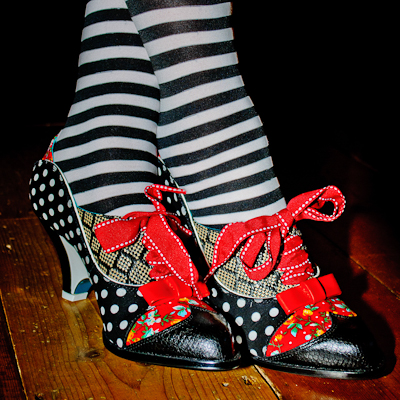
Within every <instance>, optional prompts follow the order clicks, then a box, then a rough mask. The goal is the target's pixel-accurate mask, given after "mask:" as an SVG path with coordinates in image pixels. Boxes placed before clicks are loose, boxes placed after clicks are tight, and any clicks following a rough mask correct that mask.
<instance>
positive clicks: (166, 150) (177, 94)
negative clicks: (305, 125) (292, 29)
mask: <svg viewBox="0 0 400 400" xmlns="http://www.w3.org/2000/svg"><path fill="white" fill-rule="evenodd" d="M126 2H127V4H128V8H129V11H130V13H131V15H132V19H133V21H134V23H135V25H136V27H137V29H138V30H139V33H140V36H141V38H142V41H143V44H144V46H145V48H146V50H147V52H148V54H149V56H150V60H151V62H152V64H153V68H154V72H155V75H156V77H157V79H158V82H159V85H160V119H159V123H158V129H157V145H158V148H159V152H160V155H161V157H162V158H163V160H164V161H165V163H166V165H167V166H168V168H169V170H170V172H171V174H172V175H173V177H174V178H175V180H176V181H177V182H178V184H179V185H180V186H181V187H182V188H184V189H185V190H186V191H187V200H188V204H189V207H190V209H191V211H192V213H193V216H194V218H195V219H196V221H197V222H199V223H202V224H205V225H208V226H215V227H217V226H221V225H225V224H227V223H229V222H235V221H244V220H248V219H251V218H254V217H257V216H260V215H264V214H273V213H275V212H277V211H279V210H281V209H282V208H284V207H285V201H284V199H283V197H282V194H281V191H280V187H279V183H278V180H277V179H276V177H275V174H274V172H273V168H272V160H271V157H270V154H269V150H268V140H267V137H266V135H265V133H264V130H263V127H262V123H261V120H260V118H259V116H258V114H257V113H256V111H255V109H254V106H253V103H252V101H251V99H250V98H249V96H248V94H247V92H246V90H245V88H244V84H243V80H242V77H241V75H240V72H239V69H238V59H237V54H236V51H235V48H234V45H233V31H232V28H231V24H230V15H231V3H230V2H224V1H221V0H200V1H197V0H165V1H161V0H146V1H137V0H127V1H126Z"/></svg>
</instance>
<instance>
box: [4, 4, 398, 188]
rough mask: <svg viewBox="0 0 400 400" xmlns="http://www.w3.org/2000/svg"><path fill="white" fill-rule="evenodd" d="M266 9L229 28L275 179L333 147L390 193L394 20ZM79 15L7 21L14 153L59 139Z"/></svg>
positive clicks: (368, 11)
mask: <svg viewBox="0 0 400 400" xmlns="http://www.w3.org/2000/svg"><path fill="white" fill-rule="evenodd" d="M274 3H276V2H261V1H257V2H255V1H244V0H240V1H239V0H236V1H234V2H233V4H234V14H233V25H234V31H235V38H236V42H237V49H238V54H239V60H240V68H241V71H242V74H243V77H244V80H245V83H246V87H247V89H248V91H249V94H250V96H251V97H252V99H253V101H254V103H255V106H256V109H257V111H258V112H259V114H260V116H261V118H262V120H263V122H264V125H265V130H266V133H267V136H268V138H269V141H270V148H271V152H272V155H273V158H274V162H275V165H276V169H277V172H278V176H279V174H280V172H282V174H285V173H287V170H288V168H290V169H291V170H292V172H291V174H292V176H293V180H297V179H303V177H304V176H305V175H306V176H309V175H310V174H312V173H313V171H314V170H318V168H319V167H320V164H321V162H323V160H322V159H321V157H322V158H323V154H324V153H323V152H324V149H325V148H326V146H336V147H337V148H339V149H340V150H341V151H344V152H346V153H348V154H349V155H351V156H354V157H357V158H358V159H360V160H361V161H362V162H363V163H365V164H367V165H368V166H370V167H371V168H373V169H375V170H377V171H378V172H379V173H381V175H382V177H383V180H384V181H385V184H388V183H389V184H390V183H393V184H395V183H396V182H397V181H398V178H397V174H396V169H397V168H396V167H397V153H398V152H397V147H398V145H397V140H398V139H397V136H398V125H397V123H396V122H397V121H395V115H396V116H397V109H398V105H397V103H398V99H397V98H398V96H397V89H395V78H394V69H395V67H394V59H395V54H396V53H397V52H398V43H397V41H396V40H395V25H394V22H393V17H392V16H393V15H394V11H393V10H391V9H385V8H384V6H379V8H377V6H376V5H375V4H373V3H371V4H370V5H365V3H358V4H357V5H354V4H352V5H349V2H324V3H321V2H315V3H314V2H313V3H312V4H309V3H307V4H306V5H305V4H299V3H296V4H295V5H293V4H288V3H285V4H280V5H276V4H274ZM14 7H15V6H14ZM84 9H85V1H83V0H81V1H78V0H76V1H48V0H44V1H41V2H30V3H29V4H27V5H25V4H24V5H23V6H21V9H16V7H15V8H14V9H13V10H11V11H10V12H9V13H7V14H9V15H10V17H11V21H10V26H12V27H13V29H12V30H11V31H10V32H9V34H8V35H7V36H6V38H5V40H4V43H3V50H5V53H6V54H5V55H6V57H5V60H6V61H5V63H6V64H7V65H9V67H10V71H9V73H6V76H5V77H4V82H3V84H4V86H3V87H5V88H6V93H7V94H6V97H7V101H6V103H7V104H6V108H5V111H6V113H5V120H6V133H5V135H7V137H8V136H10V140H11V142H12V143H13V144H14V145H17V146H18V145H19V144H20V143H21V140H24V141H28V142H29V141H35V140H42V139H43V140H44V142H47V141H48V140H50V139H51V137H52V136H53V135H54V130H59V129H61V127H62V124H63V122H64V121H65V119H66V117H67V114H68V110H69V107H70V104H71V102H72V98H73V95H74V90H75V82H76V74H77V62H78V56H79V46H80V36H81V30H82V24H83V15H84ZM14 21H15V23H14ZM6 29H7V28H6ZM8 47H9V50H7V49H8ZM43 126H51V128H50V129H42V127H43ZM5 135H4V137H6V136H5ZM38 135H40V138H39V137H38ZM294 167H295V168H294Z"/></svg>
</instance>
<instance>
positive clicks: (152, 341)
mask: <svg viewBox="0 0 400 400" xmlns="http://www.w3.org/2000/svg"><path fill="white" fill-rule="evenodd" d="M110 350H111V351H113V352H114V353H115V348H114V349H110ZM122 352H123V354H122ZM118 355H120V356H121V357H124V358H127V359H131V360H133V361H139V362H146V363H152V364H161V365H169V366H172V367H179V368H194V369H210V370H229V369H232V368H236V367H238V366H239V364H240V354H239V353H238V352H237V351H236V349H235V347H234V344H233V340H232V334H231V330H230V327H229V325H228V323H227V322H226V321H225V319H224V318H223V317H221V315H219V314H216V313H213V312H208V311H205V310H203V309H196V308H194V307H193V308H192V314H191V316H190V317H189V318H187V319H185V320H184V321H182V322H180V323H178V324H176V325H174V326H172V327H170V328H168V329H166V330H165V331H162V332H160V333H157V334H155V335H153V336H151V337H149V338H146V339H143V340H141V341H139V342H137V343H135V344H133V345H131V346H129V347H128V348H126V349H123V350H121V351H119V354H118Z"/></svg>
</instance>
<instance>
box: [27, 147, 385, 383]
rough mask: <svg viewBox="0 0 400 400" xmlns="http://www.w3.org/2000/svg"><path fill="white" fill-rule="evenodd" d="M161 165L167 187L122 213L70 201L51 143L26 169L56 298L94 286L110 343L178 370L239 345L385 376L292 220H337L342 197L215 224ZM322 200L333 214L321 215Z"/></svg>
mask: <svg viewBox="0 0 400 400" xmlns="http://www.w3.org/2000/svg"><path fill="white" fill-rule="evenodd" d="M159 174H160V175H161V177H162V181H163V182H166V183H168V185H167V186H164V185H152V186H150V187H148V188H147V189H146V195H147V196H148V198H149V199H150V200H151V201H152V202H153V205H154V207H155V210H156V211H155V212H153V213H142V212H136V213H135V212H134V213H131V214H128V215H127V216H125V217H124V218H120V217H111V216H107V215H101V214H95V213H92V212H88V211H86V210H83V209H82V208H80V207H77V205H76V203H75V201H74V198H73V195H72V193H71V190H70V188H69V186H68V183H67V181H66V179H65V177H64V175H63V173H62V171H61V170H60V169H59V168H58V166H57V165H56V163H54V161H53V158H52V145H50V148H49V150H48V152H47V153H46V155H45V157H44V158H43V159H42V160H40V161H38V162H37V163H36V164H35V166H34V169H33V173H32V179H31V181H30V198H31V201H32V205H33V208H34V211H35V213H36V214H37V216H38V217H39V219H40V220H41V222H42V224H43V226H44V227H45V229H46V231H47V232H48V233H49V235H50V237H51V238H52V239H53V242H54V243H55V246H56V248H57V250H58V253H59V255H60V262H61V267H62V273H63V292H62V293H63V294H62V296H63V297H64V298H65V299H67V300H69V301H77V300H82V299H85V298H86V297H87V294H88V291H89V290H90V288H91V287H93V289H94V291H95V294H96V298H97V301H98V304H99V309H100V314H101V318H102V320H103V340H104V344H105V346H106V348H107V349H109V350H110V351H111V352H113V353H114V354H116V355H118V356H120V357H122V358H126V359H129V360H133V361H139V362H148V363H154V364H160V365H167V366H174V367H181V368H197V369H213V370H226V369H231V368H235V367H238V366H239V363H240V360H241V353H240V351H239V350H238V349H240V350H241V351H243V352H244V353H246V355H247V356H248V357H249V358H250V360H251V361H252V362H255V363H257V364H259V365H262V366H265V367H268V368H271V369H277V370H282V371H286V372H293V373H298V374H305V375H313V376H324V377H330V378H341V379H352V378H367V377H375V376H379V375H380V374H381V373H382V371H383V367H384V357H383V355H382V353H381V352H380V350H379V349H378V347H377V345H376V343H375V341H374V339H373V338H372V336H371V334H370V333H369V331H368V329H367V328H366V327H365V325H364V324H363V323H362V321H360V319H359V317H357V316H356V314H355V313H354V312H353V311H351V310H350V309H349V308H348V307H347V306H346V305H345V304H344V303H343V302H342V301H341V300H340V299H339V298H338V297H337V296H339V295H340V294H341V291H340V288H339V285H338V283H337V282H336V280H335V278H334V277H333V275H328V276H322V277H320V276H319V268H318V267H316V266H314V265H313V264H312V263H311V262H310V260H309V257H308V254H307V252H306V248H305V246H304V244H303V241H302V239H301V233H300V231H299V230H298V229H297V228H296V222H297V221H299V220H301V219H314V220H320V221H333V220H335V219H336V218H338V217H339V216H340V215H341V213H342V212H343V210H344V205H345V202H344V197H343V195H342V194H341V192H340V191H339V190H338V189H337V188H335V187H332V186H331V187H327V188H324V189H321V190H317V191H314V192H309V193H306V194H304V195H300V196H298V197H296V198H295V199H293V200H291V201H290V202H289V203H288V206H287V208H286V209H284V210H282V211H280V212H279V213H277V214H275V215H273V216H268V217H267V216H264V217H259V218H255V219H253V220H250V221H247V222H244V223H234V224H229V225H227V226H225V227H224V228H223V229H222V230H221V231H218V230H214V229H210V228H208V227H205V226H202V225H200V224H198V223H196V222H195V221H194V220H193V218H192V216H191V213H190V210H189V208H188V206H187V202H186V200H185V196H184V191H183V190H181V189H179V187H178V186H177V185H176V183H175V182H174V180H173V179H172V178H171V176H170V174H169V172H168V170H167V168H166V167H165V165H164V164H163V163H162V162H161V160H160V167H159ZM329 202H330V203H333V205H334V210H333V212H332V213H331V214H324V213H322V212H321V211H320V209H321V208H322V207H323V206H324V205H325V204H326V203H329ZM192 233H193V234H192ZM188 249H189V250H188ZM193 260H195V262H193ZM195 265H196V266H197V267H198V269H199V271H198V269H196V267H195ZM199 272H200V274H201V275H202V276H205V281H206V283H207V286H208V288H207V286H206V285H205V284H204V282H203V281H202V280H201V279H200V274H199ZM210 293H211V294H210ZM207 297H208V299H205V298H207ZM214 310H216V311H217V312H216V311H214ZM231 326H232V328H233V331H232V329H231Z"/></svg>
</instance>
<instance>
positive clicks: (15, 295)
mask: <svg viewBox="0 0 400 400" xmlns="http://www.w3.org/2000/svg"><path fill="white" fill-rule="evenodd" d="M2 223H3V229H2V230H1V243H2V252H3V254H2V260H3V261H2V271H3V279H2V281H1V290H2V293H3V299H2V301H3V304H4V308H5V311H6V314H7V317H8V320H9V329H10V333H11V336H12V338H13V342H14V345H15V352H16V357H17V360H18V365H19V368H20V370H21V377H22V381H23V384H24V387H25V390H26V393H27V396H28V398H29V399H34V398H39V399H72V400H80V399H90V398H93V399H118V400H125V399H126V400H128V399H135V398H138V399H139V398H140V399H149V400H150V399H151V400H154V399H160V400H161V399H199V400H200V399H201V400H204V399H276V398H277V397H276V395H275V393H274V391H273V390H271V388H270V387H269V385H268V384H267V382H266V381H265V379H264V378H263V377H262V375H261V374H260V373H259V372H258V371H257V369H256V368H254V367H252V366H250V367H247V368H240V369H237V370H233V371H228V372H204V371H194V370H183V369H175V368H166V367H160V366H153V365H145V364H139V363H134V362H130V361H126V360H123V359H121V358H118V357H116V356H114V355H113V354H111V353H110V352H108V351H107V350H106V349H105V348H104V345H103V342H102V337H101V333H102V321H101V318H100V316H99V311H98V308H97V303H96V300H95V298H94V295H93V293H92V294H91V295H90V296H89V299H88V300H84V301H80V302H76V303H70V302H67V301H65V300H63V299H61V298H60V295H59V294H60V292H61V276H60V270H59V267H58V259H57V255H56V254H55V251H54V249H53V247H52V244H51V242H50V241H49V239H48V238H47V236H46V234H45V232H44V231H43V229H42V228H41V226H40V223H39V221H38V220H36V219H33V218H21V219H18V220H15V219H12V220H3V221H2ZM7 244H9V246H8V247H7ZM244 377H247V378H248V379H247V378H246V379H245V378H244ZM35 396H36V397H35Z"/></svg>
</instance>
